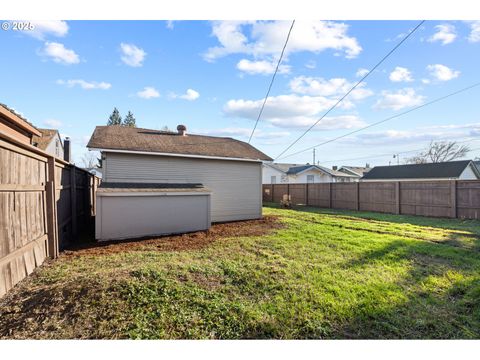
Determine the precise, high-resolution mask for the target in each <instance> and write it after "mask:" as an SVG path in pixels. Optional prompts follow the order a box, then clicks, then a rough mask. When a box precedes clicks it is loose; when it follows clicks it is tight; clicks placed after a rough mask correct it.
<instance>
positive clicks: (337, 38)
mask: <svg viewBox="0 0 480 360" xmlns="http://www.w3.org/2000/svg"><path fill="white" fill-rule="evenodd" d="M417 24H418V21H346V22H343V21H332V22H329V21H300V20H299V21H297V22H296V24H295V26H294V28H293V30H292V34H291V37H290V41H289V44H288V46H287V50H286V55H285V58H284V61H283V62H282V67H281V68H280V72H279V74H278V75H277V78H276V81H275V83H274V85H273V88H272V91H271V93H270V98H269V100H268V101H267V105H266V108H265V111H264V114H263V117H262V119H261V121H260V123H259V125H258V128H257V132H256V134H255V136H254V138H253V140H252V144H253V145H254V146H256V147H258V148H259V149H260V150H262V151H264V152H265V153H267V154H268V155H270V156H271V157H276V156H277V155H278V154H280V153H281V152H282V150H284V149H285V148H286V147H287V146H288V145H289V144H290V143H292V142H293V141H294V140H295V139H296V138H297V137H298V136H299V135H300V134H302V132H303V131H304V130H305V129H306V128H307V127H309V126H310V125H311V124H312V123H313V122H314V121H315V120H317V119H318V118H319V117H320V116H321V115H322V114H323V113H324V112H325V111H326V110H328V108H329V107H330V106H331V105H332V104H333V103H335V102H336V100H337V99H338V98H339V97H341V96H342V95H343V94H344V93H345V92H346V91H347V90H348V89H349V88H350V87H351V86H352V85H353V84H354V83H355V82H356V81H358V80H359V78H360V77H361V74H362V71H364V69H369V68H372V67H373V66H374V65H375V64H376V63H377V62H378V61H379V60H380V59H381V58H382V57H383V56H384V55H385V54H386V53H387V52H388V51H390V50H391V49H392V48H393V47H394V46H395V44H396V43H398V42H399V41H400V40H401V38H402V37H403V36H405V34H406V33H408V32H409V31H410V30H411V29H412V28H413V27H415V26H416V25H417ZM33 25H34V26H35V29H34V30H32V31H30V30H25V31H14V30H12V29H9V30H7V31H0V43H1V44H2V48H3V49H4V50H5V51H4V54H5V53H8V56H2V57H1V59H0V62H1V65H2V66H0V76H1V79H2V86H1V87H0V102H2V103H5V104H7V105H8V106H10V107H13V108H15V109H16V110H17V111H18V112H20V113H22V114H23V115H25V116H26V117H27V118H28V119H29V120H30V121H31V122H33V123H34V124H35V125H36V126H38V127H57V128H59V130H60V132H61V133H62V134H64V135H68V136H70V137H71V138H72V139H73V143H74V159H75V160H76V161H79V160H80V158H81V157H82V155H83V154H84V153H85V152H86V148H85V144H86V142H87V141H88V139H89V137H90V135H91V134H92V132H93V129H94V128H95V126H96V125H104V124H106V121H107V119H108V116H109V115H110V113H111V111H112V109H113V107H114V106H116V107H117V108H118V109H119V110H120V112H121V114H122V115H125V114H126V113H127V111H129V110H130V111H132V112H133V113H134V115H135V117H136V119H137V125H138V126H139V127H145V128H154V129H155V128H156V129H160V128H162V127H163V126H165V125H166V126H168V127H169V128H171V129H175V128H176V126H177V124H180V123H182V124H185V125H186V126H187V127H188V130H189V132H192V133H200V134H210V135H218V136H231V137H235V138H238V139H240V140H248V136H249V134H250V131H251V129H252V128H253V126H254V122H255V119H256V117H257V115H258V111H259V109H260V104H261V102H262V100H263V97H264V96H265V93H266V90H267V87H268V84H269V82H270V79H271V76H272V72H273V69H274V68H275V65H276V61H277V59H278V56H279V54H280V51H281V49H282V46H283V43H284V41H285V37H286V35H287V32H288V28H289V26H290V22H288V21H247V22H238V21H237V22H231V21H228V22H222V21H214V22H209V21H175V22H166V21H51V22H33ZM479 58H480V22H465V21H427V22H425V23H424V25H423V26H422V27H421V28H420V29H419V30H418V31H416V32H415V33H414V35H413V36H412V37H411V38H410V39H408V40H407V41H406V42H405V43H404V44H403V45H402V46H401V47H400V48H399V49H398V50H397V51H396V52H395V53H394V54H393V55H392V56H391V57H390V58H388V59H387V60H386V61H385V62H384V63H383V64H382V65H381V66H380V67H379V68H378V69H377V70H376V71H375V72H374V73H372V74H371V75H370V76H369V77H368V78H367V79H366V81H365V84H364V85H362V86H361V87H359V88H358V89H357V90H356V91H355V92H354V93H352V94H351V96H349V97H347V98H346V100H345V101H344V102H343V103H342V104H341V105H340V106H339V107H338V108H337V109H335V110H334V111H332V112H331V113H330V114H329V117H327V118H325V119H324V120H322V121H321V122H320V123H319V124H318V125H317V126H316V127H315V128H314V130H313V131H311V132H310V133H308V134H307V135H306V136H305V137H304V138H303V139H302V140H301V141H299V142H298V143H297V144H296V145H295V146H294V147H292V149H291V150H290V151H289V152H287V154H286V155H288V154H290V153H295V152H297V151H299V150H302V149H306V148H309V147H311V146H313V145H315V144H318V143H320V142H323V141H325V140H328V139H331V138H334V137H337V136H339V135H342V134H345V133H347V132H350V131H353V130H355V129H358V128H361V127H363V126H366V125H368V124H371V123H373V122H376V121H379V120H382V119H384V118H387V117H389V116H392V115H395V114H397V113H400V112H404V111H406V110H408V109H411V108H412V107H414V106H418V105H420V104H422V103H424V102H428V101H431V100H433V99H435V98H436V97H440V96H443V95H446V94H448V93H451V92H454V91H456V90H458V89H461V88H463V87H466V86H468V85H471V84H473V83H475V82H477V81H480V75H479V74H478V59H479ZM479 95H480V87H479V88H475V89H472V90H470V91H468V92H465V93H462V94H461V95H458V96H455V97H452V98H450V99H448V100H445V101H443V102H440V103H437V104H434V105H431V106H428V107H426V108H424V109H421V110H418V111H414V112H412V113H411V114H408V115H406V116H403V117H400V118H397V119H394V120H392V121H389V122H387V123H385V124H382V125H379V126H376V127H372V128H370V129H367V130H365V131H362V132H359V133H357V134H355V135H351V136H349V137H346V138H344V139H342V140H339V141H335V142H333V143H330V144H328V145H324V146H321V147H318V148H317V160H319V161H320V162H321V163H322V164H325V165H327V166H332V165H362V164H364V163H365V162H368V163H370V164H371V165H383V164H388V162H389V161H394V162H396V160H393V159H392V155H393V154H396V153H402V152H405V151H407V152H408V151H412V150H416V149H422V148H424V147H425V146H427V145H428V143H429V142H430V141H431V140H453V139H455V140H459V141H462V143H463V144H468V145H469V146H470V147H471V148H472V149H477V150H474V151H472V152H471V153H470V157H472V158H473V157H476V156H480V149H479V148H480V141H476V140H480V116H479V115H480V108H479V107H478V106H476V105H477V104H478V98H479ZM384 154H386V155H384ZM380 155H382V156H380ZM411 155H414V153H413V152H410V153H405V154H400V158H401V159H404V158H405V157H408V156H411ZM281 161H285V162H297V163H305V162H311V161H312V151H311V150H309V151H306V152H304V153H301V154H298V155H295V156H291V157H288V158H285V159H282V160H281Z"/></svg>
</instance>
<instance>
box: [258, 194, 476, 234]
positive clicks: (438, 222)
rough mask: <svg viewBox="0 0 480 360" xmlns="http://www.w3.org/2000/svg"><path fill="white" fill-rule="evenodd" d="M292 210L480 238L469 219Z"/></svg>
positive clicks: (305, 209)
mask: <svg viewBox="0 0 480 360" xmlns="http://www.w3.org/2000/svg"><path fill="white" fill-rule="evenodd" d="M263 206H264V207H271V208H277V209H278V208H280V206H279V205H278V204H276V203H268V202H267V203H264V204H263ZM293 210H297V211H305V212H310V213H317V214H327V215H340V216H347V217H351V218H358V219H366V220H376V221H385V222H390V223H400V224H411V225H417V226H426V227H434V228H441V229H448V230H462V231H469V232H471V233H472V234H473V235H474V236H479V237H480V221H478V220H469V219H450V218H433V217H426V216H414V215H396V214H385V213H376V212H370V211H354V210H342V209H327V208H318V207H312V206H304V205H298V206H294V207H293Z"/></svg>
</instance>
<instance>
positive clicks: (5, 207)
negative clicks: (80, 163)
mask: <svg viewBox="0 0 480 360" xmlns="http://www.w3.org/2000/svg"><path fill="white" fill-rule="evenodd" d="M98 184H99V179H98V178H97V177H95V176H94V175H92V174H90V173H89V172H87V171H85V170H83V169H79V168H77V167H75V166H74V165H71V164H69V163H67V162H65V161H63V160H61V159H57V158H55V157H53V156H51V155H49V154H47V153H45V152H43V151H41V150H40V149H37V148H35V147H33V146H31V145H26V144H23V143H21V142H19V141H17V140H15V139H13V138H11V137H9V136H7V135H6V134H2V133H1V132H0V297H1V296H3V295H4V294H5V293H6V292H7V291H8V290H9V289H10V288H12V287H13V286H14V285H15V284H16V283H18V282H19V281H20V280H22V279H23V278H25V277H26V276H27V275H29V274H30V273H31V272H32V271H33V270H34V268H35V267H37V266H39V265H40V264H42V262H43V261H44V260H45V258H46V257H47V256H49V257H52V258H55V257H57V256H58V253H59V250H60V249H61V248H62V247H64V246H65V245H66V244H67V243H69V242H71V241H73V240H74V239H75V238H76V237H77V235H78V234H79V232H80V231H82V230H83V229H84V228H86V227H89V226H91V224H92V217H93V216H94V215H95V191H96V188H97V185H98Z"/></svg>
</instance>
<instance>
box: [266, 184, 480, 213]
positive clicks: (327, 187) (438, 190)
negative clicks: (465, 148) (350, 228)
mask: <svg viewBox="0 0 480 360" xmlns="http://www.w3.org/2000/svg"><path fill="white" fill-rule="evenodd" d="M284 194H288V195H290V197H291V201H292V204H294V205H308V206H316V207H323V208H331V209H348V210H364V211H375V212H382V213H392V214H405V215H422V216H433V217H451V218H462V219H477V220H478V219H480V180H447V181H396V182H356V183H319V184H271V185H263V201H264V202H276V203H278V202H280V200H281V199H282V197H283V195H284Z"/></svg>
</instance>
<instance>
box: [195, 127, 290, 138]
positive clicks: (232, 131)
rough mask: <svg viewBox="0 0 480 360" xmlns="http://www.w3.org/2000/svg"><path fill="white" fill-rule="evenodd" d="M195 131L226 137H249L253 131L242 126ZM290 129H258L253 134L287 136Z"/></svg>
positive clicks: (257, 136) (259, 136)
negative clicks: (269, 130) (267, 130)
mask: <svg viewBox="0 0 480 360" xmlns="http://www.w3.org/2000/svg"><path fill="white" fill-rule="evenodd" d="M195 133H197V134H202V135H211V136H225V137H238V138H249V137H250V134H251V133H252V129H251V128H241V127H227V128H222V129H208V130H198V131H196V132H195ZM289 135H290V133H289V132H288V131H271V132H266V131H264V130H261V129H257V130H256V131H255V133H254V134H253V137H254V138H257V139H277V138H282V137H285V136H289Z"/></svg>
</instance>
